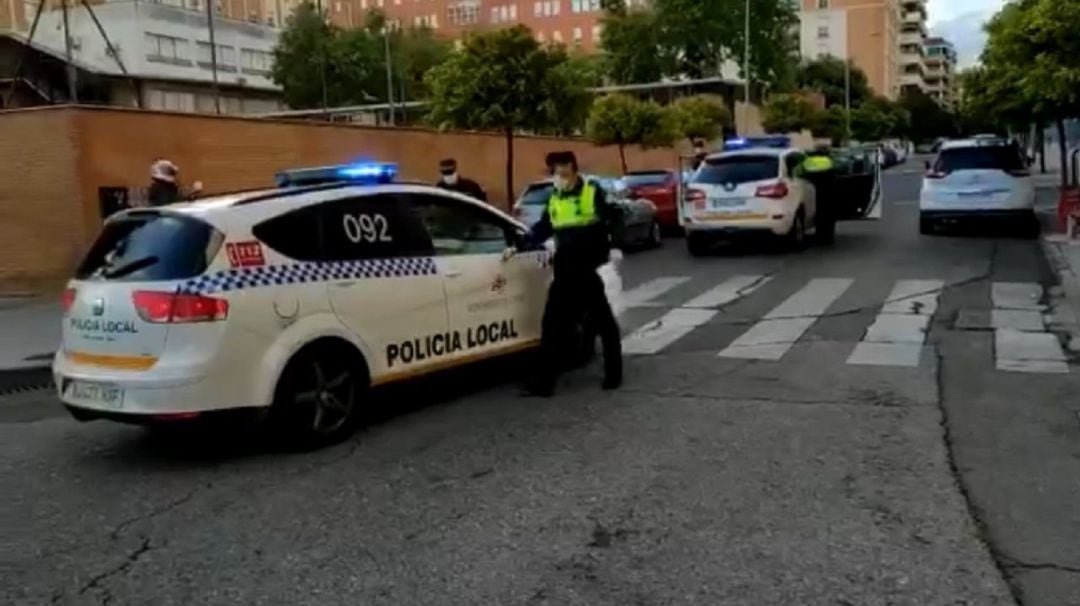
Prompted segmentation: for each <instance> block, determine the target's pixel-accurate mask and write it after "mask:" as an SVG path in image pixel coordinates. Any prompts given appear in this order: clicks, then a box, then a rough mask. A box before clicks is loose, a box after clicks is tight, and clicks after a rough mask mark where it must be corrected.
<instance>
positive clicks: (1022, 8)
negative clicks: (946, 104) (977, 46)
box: [982, 0, 1080, 183]
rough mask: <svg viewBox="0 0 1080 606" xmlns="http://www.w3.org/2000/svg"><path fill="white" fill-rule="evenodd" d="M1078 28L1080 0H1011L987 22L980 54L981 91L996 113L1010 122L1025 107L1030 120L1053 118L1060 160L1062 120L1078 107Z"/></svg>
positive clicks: (1063, 150)
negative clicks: (1013, 0)
mask: <svg viewBox="0 0 1080 606" xmlns="http://www.w3.org/2000/svg"><path fill="white" fill-rule="evenodd" d="M1078 28H1080V0H1021V1H1018V2H1010V3H1007V4H1006V5H1005V6H1004V7H1003V8H1002V9H1001V11H1000V12H998V14H997V15H995V17H994V18H993V19H991V21H990V23H989V24H988V25H987V32H988V34H989V37H988V41H987V45H986V49H985V50H984V51H983V56H982V63H983V65H984V66H985V67H986V71H985V72H984V74H983V75H984V81H983V84H985V88H984V91H985V92H986V93H987V96H988V97H989V98H990V99H992V100H994V101H996V102H998V103H1000V104H1001V105H1000V108H999V109H998V110H997V112H996V113H997V114H998V116H999V117H1001V118H1003V119H1006V120H1008V121H1010V122H1011V121H1013V120H1015V119H1016V118H1017V117H1018V116H1019V115H1021V114H1022V113H1024V112H1026V113H1027V114H1028V116H1029V122H1034V123H1036V124H1041V123H1045V122H1052V123H1054V124H1055V125H1056V126H1057V130H1058V134H1059V137H1058V139H1059V142H1060V147H1059V152H1060V154H1061V162H1062V166H1065V165H1066V164H1067V162H1068V157H1067V143H1066V138H1065V120H1066V119H1069V118H1071V117H1074V116H1076V115H1077V114H1078V113H1080V86H1078V85H1080V62H1078V61H1077V57H1080V36H1077V35H1076V32H1077V31H1078ZM1067 173H1068V171H1062V179H1063V180H1064V179H1066V175H1067ZM1063 183H1064V181H1063Z"/></svg>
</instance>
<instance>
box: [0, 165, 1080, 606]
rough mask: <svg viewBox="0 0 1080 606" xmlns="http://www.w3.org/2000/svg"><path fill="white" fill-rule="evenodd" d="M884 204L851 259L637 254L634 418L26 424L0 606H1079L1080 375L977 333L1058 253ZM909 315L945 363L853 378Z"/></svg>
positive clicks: (632, 283)
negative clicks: (297, 436)
mask: <svg viewBox="0 0 1080 606" xmlns="http://www.w3.org/2000/svg"><path fill="white" fill-rule="evenodd" d="M884 187H885V195H886V201H887V205H886V208H885V216H884V219H883V220H881V221H879V222H873V223H854V224H842V225H841V227H840V230H839V233H838V237H837V242H836V244H835V246H833V247H831V248H811V249H809V250H807V251H805V252H803V253H801V254H798V255H784V254H775V253H772V252H770V251H767V250H760V249H753V248H751V249H736V250H727V251H721V252H720V253H718V254H717V255H716V256H713V257H709V258H702V259H694V258H691V257H689V256H688V255H687V254H686V253H685V251H684V250H683V247H682V245H681V241H678V240H669V241H668V242H667V245H666V246H665V248H663V249H661V250H657V251H650V252H644V253H640V254H636V255H632V256H630V257H629V258H628V259H627V260H626V262H625V265H624V268H623V269H624V279H625V281H626V287H627V289H629V290H630V292H636V293H638V294H641V293H643V292H645V291H644V290H641V289H639V290H636V291H635V290H633V289H634V288H635V287H641V286H642V285H648V284H650V283H652V284H653V285H656V284H660V285H663V284H664V282H665V281H666V284H667V286H668V288H666V289H665V288H661V287H660V286H655V287H648V286H646V287H645V288H646V289H649V288H652V291H651V294H653V295H654V296H652V297H647V296H644V295H642V296H641V298H640V301H639V303H641V305H639V306H636V307H634V308H632V309H630V310H629V311H627V312H626V313H625V314H624V316H623V318H622V323H623V325H624V330H625V331H626V332H627V333H628V334H632V335H634V336H631V337H628V340H627V342H628V343H630V342H637V343H638V345H639V346H641V345H642V343H644V344H645V345H648V346H649V347H643V349H650V348H651V349H655V350H656V351H651V352H648V353H642V354H640V355H633V356H628V359H627V379H628V380H627V384H626V386H625V388H624V389H622V390H621V391H618V392H615V393H604V392H601V391H600V389H599V382H600V374H599V369H598V368H595V367H593V368H589V369H585V370H582V371H578V372H575V373H573V374H571V375H570V376H568V377H566V379H565V380H564V382H563V384H562V385H561V389H560V391H559V394H558V396H557V397H556V398H554V399H552V400H550V401H543V400H535V399H524V398H520V397H518V396H517V393H516V389H515V388H514V386H513V384H512V381H511V380H510V379H511V378H512V377H513V373H512V372H503V370H504V368H502V367H500V368H498V372H492V371H491V369H486V370H485V371H483V372H476V373H472V374H470V375H467V376H464V377H457V378H456V379H455V380H454V381H452V382H449V383H444V384H435V385H423V386H418V387H416V388H413V389H409V390H404V391H398V392H394V393H388V394H384V396H383V398H382V399H383V404H384V406H385V407H386V408H387V409H393V411H392V412H389V413H385V414H382V415H381V416H380V418H379V420H378V421H376V422H375V423H374V424H373V425H372V426H370V427H369V428H367V429H365V430H364V431H362V432H361V433H359V434H358V435H357V436H356V437H355V439H354V440H352V441H350V442H348V443H346V444H342V445H340V446H337V447H334V448H329V449H326V450H323V451H319V452H315V453H306V454H295V453H281V452H273V451H267V450H265V449H263V448H261V447H259V446H258V443H257V442H255V441H253V440H250V439H248V438H247V437H245V436H240V437H238V436H235V435H220V434H208V433H192V432H187V433H185V432H181V433H179V434H175V435H174V434H166V435H163V434H159V433H150V432H147V431H144V430H141V429H138V428H132V427H124V426H116V425H111V424H102V423H94V424H78V423H76V422H74V421H72V420H70V419H68V418H67V417H66V416H64V415H63V414H62V411H61V410H60V409H59V408H58V406H57V404H56V402H55V401H54V399H53V398H51V397H50V396H49V394H48V393H46V392H40V391H37V392H28V393H23V394H15V395H10V396H7V397H6V398H4V399H3V400H2V401H0V502H2V504H3V505H2V509H0V512H2V515H0V604H106V603H107V604H113V605H115V604H162V605H164V604H184V605H188V604H256V603H257V604H319V605H328V604H365V605H378V604H393V605H406V604H407V605H421V604H432V605H451V604H453V605H456V604H528V605H540V604H553V605H554V604H589V605H604V604H610V605H620V606H621V605H631V604H640V605H659V604H708V605H717V604H725V605H728V604H747V605H771V604H785V605H786V604H800V605H819V604H820V605H860V606H861V605H876V604H881V605H885V604H889V605H902V604H904V605H906V604H910V605H920V606H930V605H958V604H970V605H979V606H982V605H994V604H1012V603H1015V602H1016V600H1017V599H1019V600H1021V601H1022V602H1023V603H1025V604H1040V605H1041V604H1047V605H1055V606H1061V605H1069V604H1080V542H1078V541H1076V537H1077V536H1080V532H1078V531H1080V508H1077V507H1076V503H1077V502H1080V501H1078V497H1080V486H1078V483H1077V479H1076V478H1080V468H1078V465H1080V448H1077V446H1076V445H1077V444H1078V441H1077V439H1078V438H1080V436H1078V433H1080V423H1078V419H1077V416H1076V411H1075V410H1074V409H1076V408H1080V404H1075V402H1076V401H1077V400H1076V398H1075V395H1072V394H1075V393H1076V389H1077V380H1076V379H1075V378H1074V376H1075V372H1074V373H1069V374H1059V373H1043V372H1036V373H1019V372H1004V371H1001V370H998V369H997V368H996V366H997V361H998V359H999V358H1000V357H1001V356H1002V355H1003V352H1004V351H1005V349H1004V347H1002V346H995V333H994V332H993V331H991V330H988V327H987V326H984V325H982V324H980V322H982V323H983V324H985V322H986V317H988V316H989V315H990V310H991V307H992V305H993V303H992V300H993V299H992V297H991V292H992V291H993V289H994V286H993V284H994V283H1005V282H1021V283H1037V284H1042V285H1046V286H1049V285H1051V284H1052V278H1051V275H1050V272H1049V270H1048V267H1047V264H1046V261H1045V260H1044V258H1043V255H1042V252H1041V249H1040V246H1039V243H1038V242H1036V241H1032V240H1022V239H1014V238H1010V237H1006V236H1004V235H1001V236H1000V237H998V236H995V237H971V236H966V237H956V236H936V237H926V236H919V235H918V234H917V225H916V206H915V205H914V201H915V199H916V197H917V188H918V177H917V175H916V174H914V171H904V170H903V169H901V170H898V171H894V172H892V173H890V174H888V175H887V176H886V179H885V185H884ZM738 276H744V277H745V278H738ZM657 279H660V280H661V282H654V280H657ZM732 279H734V280H735V282H734V284H739V285H741V286H739V287H738V288H732V287H730V285H731V284H733V282H727V281H728V280H732ZM911 280H919V281H923V282H919V283H917V284H922V285H930V288H924V289H922V290H920V289H918V288H916V289H915V290H913V291H911V292H910V293H909V294H911V295H914V297H903V298H900V299H896V298H895V297H894V296H893V295H895V293H896V291H895V290H894V289H896V288H898V283H899V282H902V281H911ZM725 284H727V285H728V286H725ZM910 284H911V283H909V285H910ZM935 284H937V285H938V286H934V285H935ZM800 293H801V294H800ZM705 294H708V296H706V297H704V298H700V297H702V295H705ZM693 301H697V304H695V305H690V304H688V302H693ZM890 301H891V302H892V303H893V304H899V305H902V306H906V305H907V302H909V301H917V302H918V305H912V306H909V307H911V309H905V310H904V313H909V314H914V315H919V314H922V315H925V316H927V317H930V316H932V319H930V320H929V333H928V335H927V337H926V340H925V343H924V344H921V345H920V343H918V342H915V343H914V346H913V347H912V346H911V344H910V343H907V344H906V345H905V344H904V343H899V344H898V343H895V342H892V341H890V340H889V339H886V341H888V342H887V343H886V345H885V346H884V347H883V350H884V352H885V353H884V354H883V355H884V361H885V362H888V364H887V365H865V364H855V363H850V362H852V359H853V358H852V356H853V355H854V353H855V352H856V351H857V350H859V348H860V342H863V341H866V340H867V339H870V335H871V334H876V333H875V331H874V330H872V329H871V327H872V326H874V325H877V326H879V327H882V328H888V326H886V324H887V323H884V324H883V323H881V322H878V318H877V317H878V315H879V313H881V312H882V311H883V310H882V308H883V306H885V305H886V304H887V303H889V302H890ZM703 302H704V303H703ZM1033 302H1034V303H1038V302H1043V303H1049V304H1050V305H1053V304H1054V301H1053V299H1052V297H1051V298H1043V299H1041V300H1034V301H1033ZM815 307H818V308H820V309H816V310H815V309H814V308H815ZM688 310H689V311H688ZM770 313H771V314H772V318H773V319H772V321H771V322H762V320H763V319H764V318H765V317H766V316H767V315H769V314H770ZM680 322H682V323H683V324H685V323H686V322H689V323H690V324H693V326H691V327H690V328H689V329H685V330H684V329H682V328H680V326H681V324H680ZM901 324H902V325H903V326H901V327H900V328H899V329H897V330H900V332H902V333H904V334H903V335H900V337H897V338H895V339H893V341H904V340H905V339H907V340H910V339H909V337H910V332H904V330H905V329H904V328H903V327H904V326H908V324H907V320H905V321H904V322H901ZM893 328H896V327H893ZM800 329H801V330H800ZM671 330H675V331H676V332H685V334H682V336H681V337H680V338H677V339H667V340H670V342H669V343H666V344H665V343H664V341H665V339H664V338H662V337H663V335H664V334H670V332H665V331H671ZM754 331H756V332H754ZM750 332H753V334H757V335H759V336H762V335H765V337H766V338H765V339H759V341H758V342H757V343H756V344H755V343H750V344H749V346H748V347H740V346H739V345H740V344H742V345H743V346H746V345H747V341H746V337H745V335H746V334H747V333H750ZM886 332H889V331H888V330H886ZM901 337H902V338H901ZM635 339H636V341H634V340H635ZM740 339H741V341H740ZM919 340H921V338H920V339H919ZM751 341H752V339H751ZM660 345H662V346H660ZM892 346H896V347H892ZM762 347H763V348H764V349H761V348H762ZM870 349H874V348H873V347H870ZM875 351H877V350H876V349H875ZM748 352H750V353H748ZM753 352H758V353H761V352H764V353H762V355H761V356H758V357H773V358H775V359H749V358H752V357H753V356H754V355H756V354H754V353H753ZM912 355H914V363H913V365H909V366H904V365H900V364H901V360H902V359H906V360H908V361H909V362H907V363H910V361H911V359H912V358H911V356H912ZM880 361H881V360H879V362H880ZM505 370H508V371H512V370H513V367H512V366H510V367H507V368H505ZM1074 370H1075V369H1074ZM492 377H499V378H497V379H496V378H492Z"/></svg>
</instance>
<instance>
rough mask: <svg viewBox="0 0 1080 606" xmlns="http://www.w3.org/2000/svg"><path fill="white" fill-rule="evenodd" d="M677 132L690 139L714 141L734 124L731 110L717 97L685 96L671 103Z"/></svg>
mask: <svg viewBox="0 0 1080 606" xmlns="http://www.w3.org/2000/svg"><path fill="white" fill-rule="evenodd" d="M671 114H672V119H673V121H674V126H675V130H676V133H677V134H678V135H680V136H682V137H685V138H687V139H690V140H691V141H693V140H695V139H703V140H705V141H712V140H714V139H716V138H718V137H719V136H720V135H721V134H722V133H723V130H724V129H725V128H727V127H730V126H731V125H732V117H731V112H730V111H729V110H728V108H727V106H726V105H724V102H723V101H722V100H721V99H719V98H716V97H710V96H706V95H695V96H693V97H683V98H681V99H679V100H677V101H676V102H675V103H673V104H672V105H671Z"/></svg>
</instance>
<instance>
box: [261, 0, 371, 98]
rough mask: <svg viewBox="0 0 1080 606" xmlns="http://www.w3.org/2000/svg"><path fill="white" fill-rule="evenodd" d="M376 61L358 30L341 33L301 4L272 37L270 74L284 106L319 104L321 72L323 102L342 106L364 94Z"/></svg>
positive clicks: (367, 42)
mask: <svg viewBox="0 0 1080 606" xmlns="http://www.w3.org/2000/svg"><path fill="white" fill-rule="evenodd" d="M378 64H379V62H378V55H377V54H376V53H375V48H374V47H373V45H372V44H371V43H370V40H368V39H367V38H366V37H365V36H364V35H363V33H362V32H343V31H342V30H341V29H339V28H337V27H335V26H333V25H330V24H329V23H328V22H327V21H326V19H324V18H323V16H322V15H320V14H319V12H318V11H317V10H316V9H315V7H314V5H312V4H311V3H310V2H305V3H304V4H301V5H299V6H297V7H296V10H295V11H293V14H292V15H290V16H289V18H288V20H287V21H286V24H285V29H284V30H283V31H282V32H281V35H280V37H279V38H278V43H277V46H275V47H274V65H273V67H272V68H271V72H270V77H271V79H273V81H274V82H275V83H276V84H277V85H278V86H281V88H282V93H283V95H284V97H285V102H286V103H287V104H288V105H289V106H290V107H294V108H309V107H319V106H321V105H322V104H323V101H324V99H323V82H324V77H323V74H324V73H325V83H326V99H325V101H326V103H327V105H329V106H335V105H347V104H355V103H362V102H364V101H366V100H368V99H369V98H370V84H371V82H372V77H373V75H374V74H375V71H376V70H377V66H378ZM324 70H325V72H324Z"/></svg>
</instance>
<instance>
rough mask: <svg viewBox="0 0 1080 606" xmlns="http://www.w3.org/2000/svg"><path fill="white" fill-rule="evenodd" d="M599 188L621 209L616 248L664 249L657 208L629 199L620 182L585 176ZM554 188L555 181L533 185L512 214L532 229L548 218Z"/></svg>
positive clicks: (613, 179)
mask: <svg viewBox="0 0 1080 606" xmlns="http://www.w3.org/2000/svg"><path fill="white" fill-rule="evenodd" d="M583 176H584V177H585V178H586V179H589V180H591V181H592V182H594V183H596V184H597V185H599V186H600V187H601V188H603V190H604V192H606V193H607V196H608V200H609V201H610V202H611V203H612V204H614V205H615V206H616V207H617V208H618V209H619V221H618V223H617V225H615V227H614V232H615V233H614V234H613V238H614V244H615V246H616V247H618V248H622V249H628V248H640V247H652V246H660V244H661V243H662V242H663V238H662V234H661V232H660V222H659V221H658V220H657V216H656V205H655V204H653V203H652V202H651V201H649V200H646V199H644V198H638V197H635V196H632V195H629V192H627V191H625V190H623V189H621V188H620V187H619V181H618V179H615V178H613V177H607V176H602V175H583ZM553 188H554V185H552V181H551V179H550V178H549V179H543V180H540V181H535V182H533V183H530V184H529V185H528V186H527V187H526V188H525V191H523V192H521V195H520V196H519V197H518V200H517V202H516V203H515V204H514V208H513V209H512V211H511V214H512V215H513V216H514V218H515V219H517V220H518V221H521V222H522V223H524V224H525V225H526V226H527V227H532V225H533V224H534V223H536V222H537V221H539V220H540V218H541V217H543V216H544V209H545V208H546V206H547V203H548V200H549V199H550V198H551V190H552V189H553Z"/></svg>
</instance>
